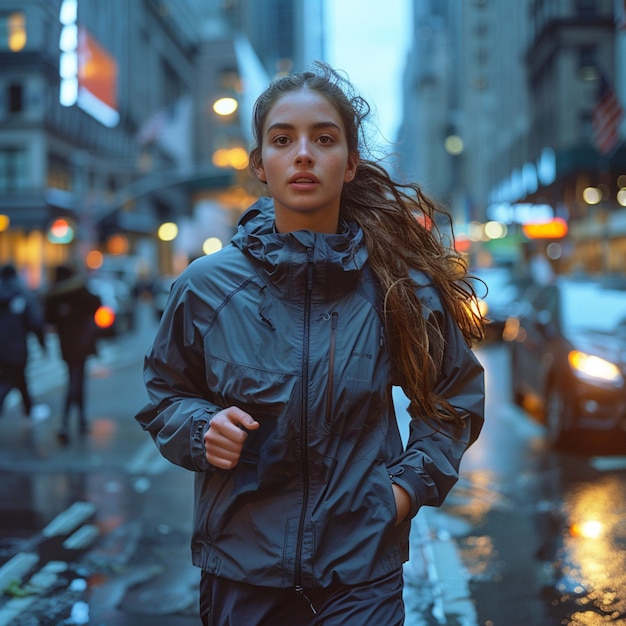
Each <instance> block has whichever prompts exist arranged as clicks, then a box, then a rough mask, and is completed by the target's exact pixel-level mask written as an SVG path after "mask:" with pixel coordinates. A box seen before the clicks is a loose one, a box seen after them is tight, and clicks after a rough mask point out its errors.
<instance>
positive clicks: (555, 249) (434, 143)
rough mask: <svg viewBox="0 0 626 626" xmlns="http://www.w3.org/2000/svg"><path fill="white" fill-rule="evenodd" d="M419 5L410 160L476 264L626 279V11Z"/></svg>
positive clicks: (585, 1)
mask: <svg viewBox="0 0 626 626" xmlns="http://www.w3.org/2000/svg"><path fill="white" fill-rule="evenodd" d="M413 6H414V22H415V24H414V33H415V39H414V44H413V52H412V54H411V55H410V60H409V63H408V64H407V66H406V72H405V85H406V91H405V99H404V111H405V120H404V123H403V128H402V129H401V132H400V133H399V135H400V136H401V137H403V138H404V140H403V143H402V145H403V148H402V162H403V164H404V166H405V167H410V168H412V170H411V171H410V172H409V174H410V176H411V177H413V178H416V179H417V180H419V181H422V184H423V186H424V188H425V190H427V191H430V192H431V193H433V194H434V195H435V196H436V197H437V198H438V199H440V200H441V201H442V202H444V203H445V204H447V205H448V206H449V208H450V209H451V211H452V214H453V216H454V220H455V225H456V232H457V235H458V238H459V242H460V245H461V246H462V247H463V248H464V249H466V247H467V246H470V242H476V243H472V244H471V248H467V249H469V250H471V251H473V252H475V253H476V252H479V253H481V254H480V255H478V254H476V255H475V256H473V257H472V261H479V262H487V263H494V262H495V263H497V262H516V263H518V262H520V263H523V262H524V261H526V260H528V256H529V255H534V254H540V255H543V256H544V257H546V258H547V259H549V261H550V263H552V264H553V266H554V269H555V270H556V271H568V270H570V269H574V268H576V269H585V270H588V271H619V272H624V271H626V261H625V259H626V254H625V253H626V248H625V245H626V244H625V243H624V241H625V239H624V235H625V234H626V232H625V230H626V229H625V227H626V214H625V211H626V209H624V208H623V207H624V206H626V178H625V175H626V148H625V146H624V138H625V137H626V132H625V126H624V117H623V113H622V110H623V107H624V106H626V101H625V99H624V98H625V95H626V94H625V90H626V87H625V84H626V43H625V41H624V40H625V38H626V31H625V30H624V23H625V22H626V17H625V12H626V10H625V9H624V3H623V2H614V1H613V0H591V1H589V0H576V1H574V0H572V1H571V2H563V1H560V0H519V1H518V0H502V1H499V2H494V1H490V0H468V1H461V0H445V1H443V2H439V1H434V0H415V2H414V5H413ZM613 96H615V97H613ZM539 224H541V227H538V226H539ZM487 225H489V227H488V229H487V231H486V229H485V227H486V226H487ZM496 226H497V227H496ZM529 226H530V227H529ZM534 226H537V227H534ZM490 233H491V234H490ZM494 233H495V234H494ZM479 257H480V258H479Z"/></svg>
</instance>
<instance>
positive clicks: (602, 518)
mask: <svg viewBox="0 0 626 626" xmlns="http://www.w3.org/2000/svg"><path fill="white" fill-rule="evenodd" d="M139 314H140V323H139V325H138V328H137V330H135V331H133V332H132V333H130V334H128V335H125V336H123V337H119V338H116V339H114V340H111V341H109V342H108V343H107V344H105V345H103V347H102V350H101V353H100V354H99V356H98V358H97V359H94V361H93V362H92V363H91V364H90V369H89V371H90V378H89V384H88V407H89V411H88V413H89V415H90V418H91V430H90V432H89V434H88V435H87V436H86V437H84V438H79V437H78V435H77V429H76V431H75V433H72V435H73V437H72V439H71V441H70V443H69V445H67V446H66V447H62V446H60V445H59V444H58V443H57V441H56V438H55V430H56V427H57V425H58V419H59V411H60V408H61V402H62V392H63V384H64V371H63V367H62V364H61V363H60V361H59V360H58V356H57V354H56V353H55V350H54V344H53V343H51V349H50V350H49V353H48V355H47V356H42V355H38V354H37V355H35V358H34V359H33V363H32V365H31V367H30V369H29V380H30V381H31V387H32V390H33V392H34V395H35V396H36V401H37V402H41V403H44V404H46V405H48V406H49V407H50V409H51V416H50V417H49V418H47V419H43V420H35V421H34V422H33V423H32V424H28V423H27V421H26V420H24V419H23V418H22V416H21V414H20V409H19V402H16V400H15V397H14V396H11V398H10V400H11V401H10V402H8V403H7V406H5V410H4V413H3V415H2V417H1V418H0V588H1V589H2V590H3V595H2V596H1V597H0V626H4V625H7V626H8V625H11V626H35V625H41V626H47V625H61V624H66V625H70V624H91V625H98V626H99V625H107V626H131V625H132V626H147V625H148V624H150V625H151V626H160V625H168V626H186V625H190V626H191V625H195V626H197V624H198V623H199V620H198V619H197V616H196V615H197V591H196V588H197V582H198V578H199V574H198V572H197V571H196V570H195V568H193V567H192V566H191V565H190V554H189V545H188V544H189V533H190V529H191V515H192V506H191V505H192V499H191V495H192V494H191V490H192V477H191V475H189V474H188V473H187V472H185V471H184V470H182V469H179V468H177V467H174V466H172V465H170V464H169V463H167V462H166V461H164V460H162V459H161V458H160V456H159V455H158V453H157V452H156V449H155V447H154V445H153V444H152V442H151V441H150V439H149V437H148V436H147V435H146V434H145V433H143V432H142V431H141V430H140V428H139V427H138V425H137V424H136V422H135V421H134V419H133V414H134V412H135V411H136V409H137V408H138V407H139V406H140V405H141V404H142V403H143V400H144V397H145V392H144V389H143V384H142V381H141V360H142V356H143V353H144V351H145V348H146V347H147V345H148V342H149V340H150V337H151V336H152V332H153V331H154V327H155V317H154V315H153V312H152V310H151V308H150V306H149V304H148V303H142V305H141V307H140V309H139ZM50 341H51V342H52V338H50ZM479 358H480V359H481V361H482V362H483V363H484V364H485V366H486V370H487V392H488V396H487V422H486V425H485V429H484V431H483V434H482V436H481V438H480V439H479V441H478V443H477V444H476V445H475V446H474V447H473V448H472V449H471V450H470V451H469V452H468V454H467V455H466V457H465V459H464V463H463V466H462V470H463V471H462V478H461V480H460V482H459V484H458V485H457V487H456V488H455V489H454V490H453V491H452V493H451V495H450V497H449V499H448V501H447V502H446V504H445V505H444V507H442V508H441V509H437V510H434V509H426V510H423V511H422V512H420V514H419V515H418V517H417V518H416V520H415V521H414V525H413V533H412V559H411V561H410V562H409V563H408V564H407V566H406V576H405V577H406V593H405V600H406V605H407V620H406V626H437V625H451V626H452V625H454V626H477V625H480V626H559V625H567V626H570V625H571V626H600V625H604V624H607V623H610V624H612V625H618V624H625V625H626V456H625V454H626V447H624V442H623V440H618V439H617V438H615V437H611V438H609V439H610V440H609V442H608V443H607V442H606V441H602V438H599V437H595V436H591V435H589V436H586V437H584V440H583V442H582V444H581V445H580V446H579V448H578V449H576V450H571V451H568V452H555V451H553V450H551V449H550V448H549V447H548V446H547V444H546V442H545V438H544V432H543V428H542V427H541V426H540V425H538V424H537V423H535V422H534V421H533V420H531V419H530V418H529V417H528V416H527V415H526V414H525V413H524V412H523V411H521V410H520V409H519V408H517V407H514V406H513V405H512V404H511V403H510V381H509V379H508V376H509V374H508V360H507V349H506V345H498V344H496V345H490V346H486V347H484V348H482V349H481V350H480V351H479ZM398 406H399V415H400V419H401V421H402V426H403V428H404V429H405V430H406V415H405V413H404V411H403V406H404V404H403V399H402V398H401V397H400V396H399V397H398ZM376 626H378V625H376ZM381 626H384V625H381Z"/></svg>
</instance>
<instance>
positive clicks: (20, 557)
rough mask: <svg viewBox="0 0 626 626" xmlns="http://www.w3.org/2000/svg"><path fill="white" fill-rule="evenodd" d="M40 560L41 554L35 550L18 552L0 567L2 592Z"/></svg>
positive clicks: (0, 588)
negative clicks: (34, 551)
mask: <svg viewBox="0 0 626 626" xmlns="http://www.w3.org/2000/svg"><path fill="white" fill-rule="evenodd" d="M37 561H39V556H38V555H36V554H34V553H33V552H18V553H17V554H16V555H15V556H14V557H12V558H11V559H9V560H8V561H7V562H6V563H5V564H4V565H3V566H2V567H0V592H4V590H5V589H6V588H7V587H8V586H9V585H10V584H11V583H12V582H13V581H14V580H20V579H21V578H22V577H23V576H24V575H25V574H26V572H28V570H30V569H31V568H32V567H33V566H34V565H35V564H36V563H37Z"/></svg>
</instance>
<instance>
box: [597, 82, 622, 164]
mask: <svg viewBox="0 0 626 626" xmlns="http://www.w3.org/2000/svg"><path fill="white" fill-rule="evenodd" d="M623 117H624V111H623V109H622V107H621V105H620V103H619V100H618V99H617V96H616V95H615V92H614V91H613V88H612V87H611V85H610V84H609V81H608V80H607V78H606V76H604V74H603V73H602V72H600V80H599V83H598V93H597V96H596V105H595V107H594V109H593V116H592V120H591V127H592V136H593V143H594V145H595V147H596V150H597V151H598V152H599V153H600V154H603V155H607V156H608V155H610V154H612V153H613V152H614V151H615V150H616V149H617V147H618V146H619V145H620V143H621V142H622V138H621V137H620V124H621V122H622V119H623Z"/></svg>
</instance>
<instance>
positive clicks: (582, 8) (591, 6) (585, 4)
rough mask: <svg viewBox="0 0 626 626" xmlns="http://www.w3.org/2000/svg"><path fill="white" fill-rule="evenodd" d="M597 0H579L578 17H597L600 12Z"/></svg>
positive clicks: (577, 5)
mask: <svg viewBox="0 0 626 626" xmlns="http://www.w3.org/2000/svg"><path fill="white" fill-rule="evenodd" d="M596 4H597V2H596V0H577V2H576V15H577V16H578V17H595V16H596V15H597V14H598V7H597V6H596Z"/></svg>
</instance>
